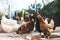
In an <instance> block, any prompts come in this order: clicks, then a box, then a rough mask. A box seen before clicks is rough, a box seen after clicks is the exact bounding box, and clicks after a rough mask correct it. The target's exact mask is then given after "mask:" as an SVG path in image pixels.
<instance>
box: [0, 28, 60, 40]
mask: <svg viewBox="0 0 60 40" xmlns="http://www.w3.org/2000/svg"><path fill="white" fill-rule="evenodd" d="M32 38H34V39H35V38H37V39H38V40H40V39H41V40H48V39H46V38H44V37H43V33H42V36H40V33H38V32H37V31H36V32H32V34H16V33H4V32H2V29H1V28H0V40H31V39H32ZM37 39H35V40H37ZM32 40H33V39H32ZM49 40H60V27H59V28H56V30H55V31H54V32H53V33H52V34H51V36H50V39H49Z"/></svg>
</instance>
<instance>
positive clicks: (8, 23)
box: [1, 15, 22, 32]
mask: <svg viewBox="0 0 60 40" xmlns="http://www.w3.org/2000/svg"><path fill="white" fill-rule="evenodd" d="M21 25H22V24H17V21H16V20H12V19H7V18H6V17H5V15H3V16H2V20H1V27H2V29H3V31H4V32H15V31H16V30H17V29H18V28H20V27H21Z"/></svg>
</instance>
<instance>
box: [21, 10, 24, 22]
mask: <svg viewBox="0 0 60 40" xmlns="http://www.w3.org/2000/svg"><path fill="white" fill-rule="evenodd" d="M21 21H24V10H22V17H21Z"/></svg>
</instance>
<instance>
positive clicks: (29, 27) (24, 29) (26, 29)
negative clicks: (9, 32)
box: [16, 15, 34, 34]
mask: <svg viewBox="0 0 60 40" xmlns="http://www.w3.org/2000/svg"><path fill="white" fill-rule="evenodd" d="M27 19H28V21H27V22H24V23H23V25H22V26H21V27H20V28H19V29H18V30H17V31H16V32H17V33H18V34H19V33H24V34H25V33H30V32H32V31H33V29H34V17H32V16H31V15H30V16H28V18H27Z"/></svg>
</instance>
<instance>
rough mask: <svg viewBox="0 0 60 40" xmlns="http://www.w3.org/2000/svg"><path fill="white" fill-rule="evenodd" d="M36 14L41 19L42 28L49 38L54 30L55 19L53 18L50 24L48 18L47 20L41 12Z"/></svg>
mask: <svg viewBox="0 0 60 40" xmlns="http://www.w3.org/2000/svg"><path fill="white" fill-rule="evenodd" d="M36 16H37V18H38V19H39V24H40V30H41V31H42V32H43V33H44V35H45V37H48V38H49V36H50V34H51V32H53V27H54V21H53V20H51V22H50V23H49V24H48V22H47V20H46V21H45V20H44V19H43V17H42V16H41V15H40V14H39V13H37V15H36Z"/></svg>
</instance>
